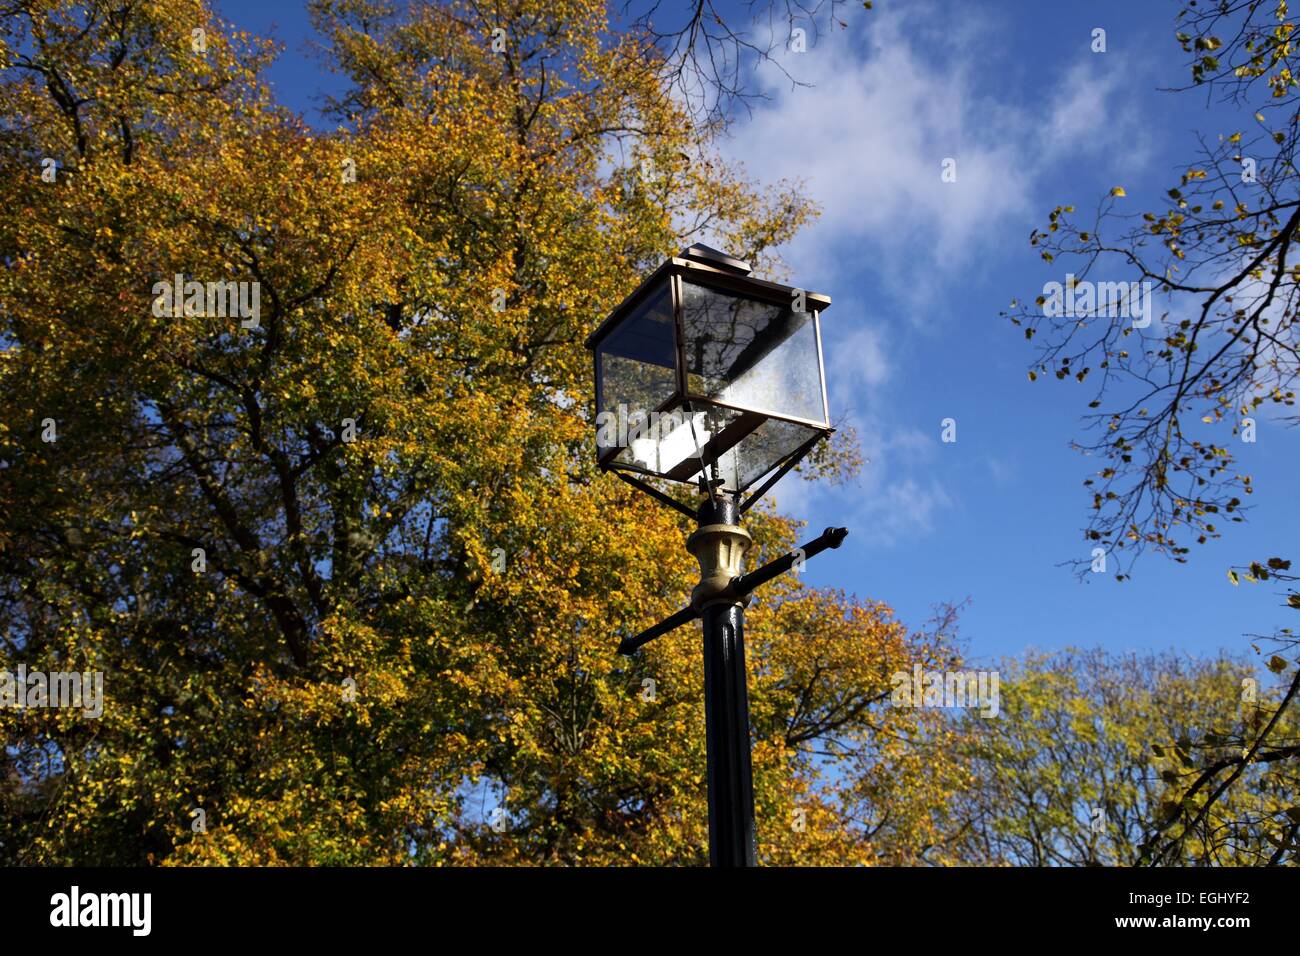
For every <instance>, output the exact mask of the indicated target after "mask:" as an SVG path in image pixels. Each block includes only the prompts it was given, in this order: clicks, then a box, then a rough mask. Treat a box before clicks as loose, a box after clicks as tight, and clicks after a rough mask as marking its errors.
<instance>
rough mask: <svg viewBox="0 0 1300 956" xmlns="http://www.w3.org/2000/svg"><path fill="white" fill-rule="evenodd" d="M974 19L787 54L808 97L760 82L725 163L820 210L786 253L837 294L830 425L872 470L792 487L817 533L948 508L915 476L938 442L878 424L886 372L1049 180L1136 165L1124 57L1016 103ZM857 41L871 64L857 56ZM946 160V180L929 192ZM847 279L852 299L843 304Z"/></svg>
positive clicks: (902, 28)
mask: <svg viewBox="0 0 1300 956" xmlns="http://www.w3.org/2000/svg"><path fill="white" fill-rule="evenodd" d="M980 12H982V11H979V9H978V8H971V16H969V17H963V18H962V22H961V23H960V24H959V25H958V26H956V27H955V28H954V27H953V26H952V24H951V23H949V22H948V21H945V25H944V30H943V31H941V32H936V28H935V26H934V25H933V24H931V23H928V22H927V20H926V18H925V16H924V15H923V14H919V13H914V12H913V13H904V12H898V11H891V12H890V14H889V15H888V16H886V15H885V14H884V13H883V12H882V13H881V14H880V15H879V16H869V17H865V18H864V17H858V18H857V20H856V22H855V23H854V24H853V25H852V28H851V29H850V30H846V31H836V32H835V33H834V34H831V35H824V36H823V37H822V38H821V39H820V41H819V42H818V43H817V45H816V46H814V47H810V48H809V50H808V52H807V53H804V54H794V53H789V52H785V53H783V54H782V56H781V62H782V64H783V65H784V66H785V68H786V69H787V70H788V71H789V72H790V74H792V75H793V76H794V77H795V78H797V79H798V80H799V81H801V82H803V83H807V84H810V85H807V86H792V85H791V83H790V81H789V79H788V78H787V77H786V76H785V75H784V74H783V73H782V72H781V71H780V70H779V69H775V68H772V67H767V68H763V69H761V70H760V78H761V80H762V82H763V83H764V89H763V92H764V93H765V95H766V96H767V99H766V101H764V102H762V103H760V104H759V105H757V106H756V107H755V109H754V111H753V114H752V116H751V117H749V118H748V119H747V120H743V121H741V122H739V123H738V124H737V125H736V127H735V128H734V129H733V131H732V134H731V138H730V140H729V142H728V143H727V144H726V146H725V149H724V152H725V154H726V155H728V156H729V157H730V158H731V159H733V160H734V161H739V162H742V163H743V164H744V165H745V167H746V170H747V172H748V173H749V175H750V176H751V177H753V178H756V179H758V180H760V181H762V182H775V181H776V180H779V179H790V180H801V181H802V182H803V184H804V190H805V192H806V194H807V195H808V196H809V197H810V198H811V199H813V200H814V201H816V202H817V203H818V204H819V205H820V206H821V207H822V215H821V218H820V219H819V220H818V221H817V222H815V223H814V224H813V225H811V226H810V227H809V228H808V229H807V230H805V231H804V232H803V233H802V234H801V235H800V236H798V237H797V238H796V240H795V241H794V242H793V243H791V244H790V245H789V246H788V247H786V248H785V249H783V250H782V255H783V258H784V259H785V261H786V263H787V264H788V265H789V267H790V270H791V274H792V275H793V276H797V277H798V279H799V281H800V282H801V283H806V284H807V287H810V288H816V289H819V290H825V291H829V292H831V294H832V295H833V296H835V305H834V307H833V308H832V310H831V312H830V313H829V314H828V317H827V322H826V328H825V330H824V337H825V339H826V340H827V350H828V366H829V367H828V375H829V376H830V377H831V383H830V384H831V388H830V392H831V399H832V406H833V408H832V412H833V413H839V414H843V413H845V412H847V413H848V415H849V420H850V421H851V422H852V423H853V424H854V425H855V427H856V428H857V429H858V432H859V436H860V439H861V443H862V449H863V453H864V455H865V456H867V457H869V458H870V463H869V464H868V465H866V466H865V468H864V470H863V474H862V477H861V482H860V485H859V486H857V487H849V488H827V487H825V486H823V485H818V484H809V483H806V482H800V481H798V480H797V479H795V478H787V479H786V480H785V481H783V482H782V483H781V485H780V486H779V487H778V489H777V492H778V495H777V498H778V502H779V503H780V505H781V507H782V509H783V510H785V511H787V512H788V513H793V514H799V515H803V516H807V517H808V518H809V519H810V521H812V522H813V523H816V522H815V519H816V517H818V516H819V515H820V516H821V517H831V518H832V519H833V520H834V521H835V522H836V523H844V522H845V521H852V522H853V524H854V526H855V529H858V528H860V529H862V533H865V534H867V535H868V536H870V537H872V538H873V539H874V540H875V541H877V542H878V543H888V542H890V541H894V540H897V539H898V538H900V537H901V536H904V535H909V534H916V533H921V532H924V531H925V530H927V529H929V528H930V527H932V526H933V524H934V522H935V520H936V516H937V514H938V513H939V512H940V511H942V510H943V509H946V508H950V507H953V506H955V504H956V503H957V502H956V498H955V495H954V494H953V493H952V492H950V491H949V490H948V489H947V488H945V486H944V484H943V482H942V481H941V480H940V479H938V478H936V477H934V474H933V468H932V462H931V463H930V464H929V465H927V462H930V460H931V459H932V458H933V456H934V451H935V449H936V447H937V442H938V432H937V427H936V433H935V435H934V436H929V435H922V434H920V433H918V432H915V431H906V430H901V429H900V428H899V427H898V426H897V424H896V423H895V422H891V421H890V419H889V411H888V410H889V409H891V408H896V407H897V396H896V392H897V391H898V390H899V389H900V388H901V382H900V378H901V376H900V375H898V374H896V372H895V369H894V368H893V365H892V364H891V357H894V356H897V355H898V354H899V351H900V349H902V348H904V347H905V346H906V345H907V344H908V342H909V341H912V340H913V339H914V337H915V336H916V335H923V336H929V335H932V334H934V333H935V332H936V329H934V328H926V325H927V323H928V319H929V317H930V316H932V315H933V314H934V312H935V309H936V307H937V306H938V304H939V303H941V302H943V301H944V297H945V296H946V295H948V294H950V293H951V292H952V289H953V287H955V286H958V285H960V284H961V283H963V282H965V281H968V279H969V276H970V274H971V270H972V269H976V268H980V266H981V263H982V262H984V261H986V260H987V258H988V257H990V256H993V255H999V256H1000V255H1008V254H1012V252H1011V250H1009V249H1008V248H1007V242H1006V236H1007V233H1008V230H1009V229H1010V230H1013V231H1014V230H1017V229H1018V228H1020V227H1021V226H1023V225H1025V224H1027V223H1029V222H1033V221H1035V220H1036V219H1038V218H1041V215H1042V214H1043V213H1044V212H1045V210H1046V208H1049V207H1050V205H1052V201H1049V200H1048V199H1045V198H1043V196H1042V195H1040V193H1045V192H1046V188H1045V184H1044V180H1045V179H1047V178H1048V177H1051V176H1058V175H1059V174H1060V169H1061V168H1062V167H1063V166H1064V167H1068V165H1069V164H1070V163H1077V162H1079V161H1081V160H1086V159H1087V158H1089V157H1092V156H1104V157H1107V158H1108V161H1110V160H1114V161H1115V162H1117V163H1118V164H1119V165H1117V166H1115V168H1117V169H1127V168H1130V167H1131V166H1132V165H1133V164H1137V163H1140V162H1141V161H1142V159H1143V157H1144V155H1145V149H1144V146H1143V142H1144V141H1143V135H1144V134H1143V133H1142V124H1141V122H1140V120H1141V117H1140V116H1139V115H1138V114H1137V112H1136V108H1135V106H1134V105H1133V104H1132V99H1133V98H1132V96H1131V93H1130V91H1129V89H1128V85H1129V84H1131V83H1132V82H1133V80H1134V76H1133V71H1132V70H1128V71H1127V72H1126V70H1125V66H1126V64H1125V62H1124V61H1123V60H1122V59H1120V58H1119V57H1118V56H1115V55H1112V54H1104V55H1094V54H1091V53H1090V52H1089V51H1088V49H1087V47H1086V46H1081V49H1080V56H1079V60H1078V61H1077V62H1075V63H1073V64H1072V65H1070V66H1069V67H1068V68H1067V69H1064V70H1062V71H1061V73H1060V74H1059V75H1058V77H1057V79H1056V80H1055V82H1051V81H1049V82H1047V83H1044V84H1043V85H1041V86H1040V87H1036V88H1031V89H1030V90H1029V91H1028V92H1024V93H1023V94H1022V88H1018V87H1010V88H1008V87H1006V86H1005V85H1001V86H1000V85H998V84H996V83H990V82H989V81H990V78H996V76H997V74H996V72H995V70H996V56H997V50H998V48H999V44H1000V43H1001V42H1002V40H1001V37H1000V35H999V30H998V23H997V22H996V21H995V20H985V21H981V20H980V19H979V13H980ZM984 15H985V16H990V15H991V16H992V17H994V18H997V17H1005V16H1006V13H1005V11H994V12H993V13H992V14H988V13H985V14H984ZM863 31H865V33H864V32H863ZM863 36H865V37H866V38H867V39H868V40H869V41H870V47H869V49H864V48H863V44H862V43H861V42H857V43H855V37H856V38H859V41H860V38H862V37H863ZM991 62H992V64H993V70H991V69H990V64H991ZM1116 157H1118V159H1115V158H1116ZM947 158H952V159H955V160H956V172H957V177H956V181H955V182H944V181H942V178H941V171H942V165H943V161H944V160H945V159H947ZM1017 234H1018V233H1017ZM1026 234H1027V229H1026ZM846 281H852V282H853V283H854V284H855V285H856V286H857V290H856V291H849V292H848V294H845V288H844V286H845V282H846ZM837 289H838V290H839V293H840V294H839V295H838V296H836V291H837ZM900 304H901V310H900ZM855 533H857V532H856V530H855Z"/></svg>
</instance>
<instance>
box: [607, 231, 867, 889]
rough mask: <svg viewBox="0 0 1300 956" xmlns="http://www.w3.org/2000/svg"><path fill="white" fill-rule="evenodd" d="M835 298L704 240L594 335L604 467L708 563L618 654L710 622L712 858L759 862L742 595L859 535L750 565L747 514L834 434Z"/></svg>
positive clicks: (829, 536) (707, 703)
mask: <svg viewBox="0 0 1300 956" xmlns="http://www.w3.org/2000/svg"><path fill="white" fill-rule="evenodd" d="M830 304H831V300H830V298H829V297H827V296H824V295H820V294H818V293H815V292H808V291H806V290H803V289H798V288H794V287H791V286H784V285H779V284H777V283H775V282H767V281H765V280H762V279H756V278H754V277H753V276H752V275H751V274H750V268H749V266H748V265H747V264H746V263H744V262H741V261H739V260H737V259H734V258H732V257H731V256H728V255H726V254H724V253H721V252H718V251H717V250H716V249H710V248H709V247H708V246H703V245H698V244H697V245H693V246H691V247H689V248H687V249H685V250H683V251H682V252H681V253H680V254H679V255H677V256H674V257H673V258H670V259H668V260H667V261H666V262H664V263H663V264H662V265H661V266H659V268H657V269H656V270H655V271H654V272H653V273H651V275H650V276H649V277H648V278H647V279H646V280H645V281H644V282H642V283H641V285H640V286H638V287H637V289H636V291H634V292H633V293H632V294H631V295H629V296H628V297H627V298H626V299H624V300H623V302H622V303H621V304H620V305H619V306H618V307H617V308H616V309H614V311H613V312H611V313H610V315H609V317H608V318H606V319H605V321H604V322H602V323H601V324H600V326H599V327H598V328H597V329H596V331H595V332H593V333H592V334H591V336H590V337H588V339H587V347H588V348H589V349H591V350H592V352H593V353H594V357H595V366H596V412H597V414H596V450H597V456H598V461H599V463H600V467H601V468H602V469H603V470H606V471H610V472H612V473H613V474H614V475H616V476H617V477H619V478H621V479H622V480H624V481H626V482H628V483H629V484H631V485H633V486H634V487H636V488H637V489H639V490H640V491H643V492H645V493H646V494H649V495H651V496H652V497H653V498H655V499H656V500H657V501H659V502H660V503H662V504H665V505H668V506H669V507H672V508H675V509H676V510H678V511H681V512H683V513H684V514H686V515H688V516H690V517H691V518H693V519H695V520H696V521H697V522H698V524H699V526H698V528H697V529H696V531H695V532H694V533H693V534H692V535H691V536H690V537H689V538H688V539H687V542H686V548H687V550H688V551H689V552H690V553H691V554H692V555H693V556H694V557H695V558H696V560H697V561H698V562H699V565H700V581H699V583H698V584H697V585H696V586H695V588H694V589H693V590H692V591H691V603H690V605H689V606H688V607H685V608H683V609H682V610H680V611H678V612H677V613H676V614H674V615H672V616H671V617H669V618H667V619H666V620H664V621H661V622H660V623H658V624H656V625H654V626H653V627H651V628H649V629H647V630H645V631H643V632H642V633H640V634H638V635H636V636H635V637H629V638H624V639H623V641H622V642H621V643H620V645H619V651H620V652H621V653H624V654H631V653H633V652H635V651H636V649H637V648H639V647H641V646H642V645H644V644H646V643H647V642H649V641H651V640H654V639H655V638H656V637H659V636H661V635H663V634H666V633H668V632H669V631H671V630H673V629H674V628H676V627H678V626H680V625H682V624H685V623H687V622H688V621H692V620H694V619H695V618H697V617H700V618H703V621H704V711H705V725H706V733H707V737H708V781H709V784H708V785H709V860H710V862H711V863H712V864H713V865H714V866H753V865H755V853H754V793H753V780H752V776H751V769H750V743H749V694H748V688H747V682H746V677H745V640H744V620H745V617H744V608H745V605H746V604H748V603H749V599H750V596H751V594H752V593H753V591H754V589H755V588H757V587H759V586H760V585H762V584H765V583H767V582H768V581H770V580H772V579H773V578H775V577H777V576H778V575H780V574H783V573H784V572H786V571H788V570H790V568H791V567H794V566H795V565H796V564H798V563H800V562H801V561H802V560H804V559H806V558H810V557H813V556H814V555H816V554H819V553H820V552H821V551H823V550H825V549H827V548H838V547H839V546H840V543H841V542H842V541H843V540H844V536H845V535H846V534H847V533H848V532H847V531H846V530H845V529H844V528H827V529H826V531H825V532H823V533H822V535H821V536H820V537H818V538H817V539H815V540H813V541H811V542H809V543H807V544H805V545H804V546H803V547H801V548H798V549H796V550H795V551H792V552H790V553H789V554H787V555H785V556H783V557H781V558H778V559H776V560H775V561H772V562H771V563H769V564H767V565H765V566H764V567H762V568H760V569H758V570H757V571H752V572H750V573H749V574H744V573H743V568H744V556H745V551H746V550H747V549H748V548H749V544H750V536H749V534H748V532H746V531H745V529H744V528H742V527H741V526H740V516H741V515H743V514H744V513H745V512H746V511H747V510H748V509H749V508H750V507H752V506H753V504H754V503H755V502H756V501H758V500H759V499H760V498H761V497H762V496H763V495H764V494H765V493H766V492H767V490H768V489H769V488H771V487H772V486H773V485H774V484H775V483H776V482H777V481H779V480H780V479H781V477H782V476H783V475H785V474H786V473H787V472H788V471H789V470H790V469H791V468H793V467H794V466H795V465H796V464H798V463H799V461H800V460H801V459H802V458H803V457H804V456H805V455H807V454H808V452H809V451H811V450H812V448H813V446H814V445H816V444H817V442H819V441H821V440H822V439H823V438H825V437H826V436H828V435H829V434H830V433H831V431H832V428H831V426H830V419H829V417H828V414H827V402H826V379H825V375H824V372H823V369H824V362H823V360H822V344H821V327H820V315H821V312H822V311H824V310H825V309H826V308H828V307H829V306H830ZM652 482H655V483H653V484H652ZM665 482H669V483H671V482H678V483H683V484H685V485H687V486H688V487H690V486H695V487H698V489H699V493H700V495H701V496H702V499H701V501H700V503H699V505H698V506H697V507H694V508H693V507H690V506H688V505H686V504H683V503H682V502H681V501H679V500H678V499H677V498H676V497H674V496H673V495H671V494H669V493H668V491H666V490H665V489H664V487H663V485H664V483H665ZM755 485H757V488H754V486H755ZM751 488H754V490H753V491H750V489H751ZM747 492H748V494H747V495H746V493H747Z"/></svg>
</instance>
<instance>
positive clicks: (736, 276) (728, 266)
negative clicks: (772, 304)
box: [585, 243, 831, 349]
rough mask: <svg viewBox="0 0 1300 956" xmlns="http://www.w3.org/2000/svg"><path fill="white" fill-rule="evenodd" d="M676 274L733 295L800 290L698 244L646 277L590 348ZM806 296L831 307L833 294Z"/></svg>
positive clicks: (591, 338) (785, 294)
mask: <svg viewBox="0 0 1300 956" xmlns="http://www.w3.org/2000/svg"><path fill="white" fill-rule="evenodd" d="M672 274H676V275H681V276H685V277H688V279H689V281H698V282H704V283H706V284H708V285H713V286H717V287H719V288H723V289H727V290H730V294H733V295H759V296H764V297H767V298H770V299H772V300H773V301H775V300H777V299H784V300H785V301H787V302H788V301H789V296H790V293H792V292H794V291H796V290H795V289H794V288H793V287H792V286H787V285H782V284H781V283H779V282H769V281H768V280H767V279H757V278H755V277H754V276H753V275H752V274H751V272H750V268H749V263H747V262H742V261H741V260H739V259H737V258H735V257H734V256H729V255H727V254H726V253H725V252H719V251H718V250H717V249H711V248H710V247H708V246H706V245H703V244H702V243H695V244H694V245H691V246H687V247H686V248H685V249H683V250H682V251H681V252H679V253H678V254H677V255H675V256H672V257H670V258H668V259H665V260H664V261H663V262H662V263H660V264H659V267H658V268H657V269H655V270H654V271H653V272H652V273H650V275H648V276H646V277H645V279H643V280H642V281H641V284H640V285H638V286H637V287H636V290H635V291H633V292H632V293H631V294H630V295H629V296H628V297H627V298H625V299H624V300H623V301H622V302H621V303H619V305H618V306H616V307H615V309H614V310H613V311H612V312H610V313H609V314H608V315H607V316H605V318H604V320H603V321H602V322H601V323H600V324H599V325H597V326H596V328H595V329H594V330H593V331H592V333H591V334H590V335H588V336H587V340H586V343H585V344H586V347H587V348H588V349H594V348H595V347H596V344H597V343H598V342H599V341H600V340H601V339H602V338H603V337H604V336H605V334H606V333H608V332H609V331H610V330H611V329H613V328H614V326H616V325H617V324H618V323H619V322H620V321H621V320H622V319H623V317H624V316H625V315H626V314H627V313H628V312H629V311H631V309H632V308H634V307H635V306H636V305H638V304H639V303H640V302H641V300H642V298H643V296H645V295H646V294H648V293H650V292H651V291H653V290H654V289H656V288H658V287H659V284H660V282H661V281H662V280H663V279H664V278H665V276H668V275H672ZM804 299H805V301H806V302H807V303H808V304H809V305H810V307H811V308H814V309H816V310H818V311H823V310H825V309H828V308H830V304H831V297H830V296H828V295H823V294H822V293H820V292H812V291H806V292H804Z"/></svg>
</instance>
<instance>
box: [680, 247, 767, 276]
mask: <svg viewBox="0 0 1300 956" xmlns="http://www.w3.org/2000/svg"><path fill="white" fill-rule="evenodd" d="M677 257H678V258H679V259H690V260H691V261H693V262H702V263H704V264H705V265H708V266H713V267H714V268H715V269H723V270H725V271H727V272H735V273H737V274H739V275H745V276H747V275H749V274H750V273H751V272H753V271H754V270H753V269H751V268H750V267H749V263H748V262H743V261H741V260H740V259H737V258H736V257H735V256H729V255H727V254H726V253H725V252H720V251H719V250H717V249H714V248H713V247H712V246H706V245H705V244H704V243H702V242H697V243H695V244H694V245H690V246H687V247H686V248H685V249H683V250H682V251H681V252H679V253H678V254H677Z"/></svg>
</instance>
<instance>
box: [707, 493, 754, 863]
mask: <svg viewBox="0 0 1300 956" xmlns="http://www.w3.org/2000/svg"><path fill="white" fill-rule="evenodd" d="M699 521H700V525H701V526H704V525H709V524H726V525H735V524H737V521H736V503H735V501H733V500H731V499H730V498H727V497H726V496H719V497H718V498H717V499H716V500H712V501H706V502H705V503H704V504H703V505H702V506H701V508H700V513H699ZM701 616H702V617H703V619H704V720H705V734H706V737H707V746H708V782H709V863H710V865H712V866H718V867H732V866H756V865H757V862H758V861H757V859H756V856H755V847H754V778H753V770H752V767H751V764H750V749H749V688H748V681H747V679H746V673H745V608H744V605H743V604H742V603H740V601H738V600H735V599H730V598H725V599H720V600H717V601H714V602H711V603H708V604H705V606H704V607H703V609H702V615H701Z"/></svg>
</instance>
